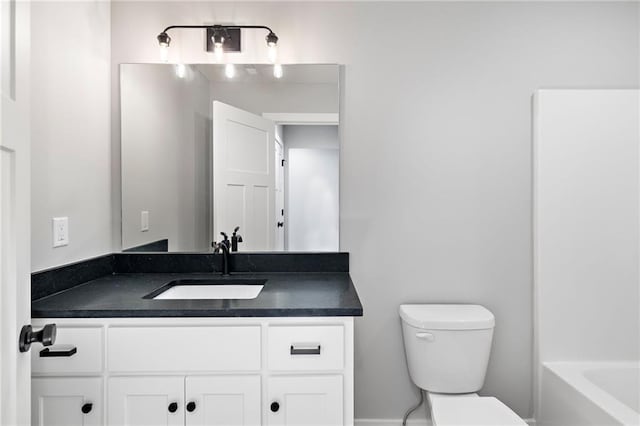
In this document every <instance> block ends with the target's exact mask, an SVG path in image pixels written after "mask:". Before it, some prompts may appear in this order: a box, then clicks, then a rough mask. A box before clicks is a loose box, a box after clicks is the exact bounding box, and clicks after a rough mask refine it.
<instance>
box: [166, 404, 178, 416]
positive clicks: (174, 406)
mask: <svg viewBox="0 0 640 426" xmlns="http://www.w3.org/2000/svg"><path fill="white" fill-rule="evenodd" d="M167 409H168V410H169V412H170V413H175V412H176V411H178V403H177V402H172V403H171V404H169V406H168V407H167Z"/></svg>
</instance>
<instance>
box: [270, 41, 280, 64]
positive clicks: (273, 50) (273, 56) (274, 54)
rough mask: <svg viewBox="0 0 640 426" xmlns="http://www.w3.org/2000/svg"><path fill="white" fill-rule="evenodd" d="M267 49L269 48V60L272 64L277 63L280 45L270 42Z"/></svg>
mask: <svg viewBox="0 0 640 426" xmlns="http://www.w3.org/2000/svg"><path fill="white" fill-rule="evenodd" d="M267 49H268V52H267V54H268V55H269V62H271V63H272V64H275V63H276V61H277V60H278V45H277V44H276V43H269V44H268V45H267Z"/></svg>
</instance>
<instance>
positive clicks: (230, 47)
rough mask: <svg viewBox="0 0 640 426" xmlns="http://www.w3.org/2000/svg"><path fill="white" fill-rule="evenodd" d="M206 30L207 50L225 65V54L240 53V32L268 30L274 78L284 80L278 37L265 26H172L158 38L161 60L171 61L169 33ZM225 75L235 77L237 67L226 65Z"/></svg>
mask: <svg viewBox="0 0 640 426" xmlns="http://www.w3.org/2000/svg"><path fill="white" fill-rule="evenodd" d="M184 28H186V29H201V30H202V29H204V30H206V31H207V50H208V51H211V50H213V53H214V55H215V58H216V62H218V63H220V64H222V63H224V52H230V51H231V52H239V51H240V50H241V49H240V45H241V44H240V37H241V32H240V30H243V29H251V30H266V31H268V34H267V36H266V37H265V40H266V42H267V58H268V59H269V62H270V63H272V64H273V76H274V77H275V78H282V75H283V71H282V65H280V63H278V36H277V35H276V33H274V32H273V30H271V28H269V27H266V26H264V25H170V26H168V27H167V28H165V29H164V30H163V31H162V32H161V33H160V34H159V35H158V37H157V39H158V44H159V45H160V59H161V60H162V61H163V62H167V61H168V60H169V46H170V45H171V37H169V34H168V32H169V31H170V30H173V29H184ZM225 75H226V76H227V78H233V77H234V76H235V67H234V65H233V64H231V63H227V64H226V65H225Z"/></svg>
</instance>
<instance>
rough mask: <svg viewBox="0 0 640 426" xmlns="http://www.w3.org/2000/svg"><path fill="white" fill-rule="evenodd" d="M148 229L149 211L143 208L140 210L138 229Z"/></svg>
mask: <svg viewBox="0 0 640 426" xmlns="http://www.w3.org/2000/svg"><path fill="white" fill-rule="evenodd" d="M148 230H149V212H148V211H147V210H143V211H141V212H140V231H141V232H146V231H148Z"/></svg>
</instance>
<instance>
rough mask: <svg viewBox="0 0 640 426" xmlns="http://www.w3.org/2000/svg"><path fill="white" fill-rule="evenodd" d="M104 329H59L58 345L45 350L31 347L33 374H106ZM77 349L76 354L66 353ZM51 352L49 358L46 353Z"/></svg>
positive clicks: (36, 346)
mask: <svg viewBox="0 0 640 426" xmlns="http://www.w3.org/2000/svg"><path fill="white" fill-rule="evenodd" d="M102 333H103V329H102V327H58V330H57V336H56V344H55V345H53V346H48V347H47V348H44V349H43V348H42V346H40V345H34V346H33V347H32V348H31V371H32V373H33V374H38V373H40V374H46V373H99V372H101V371H102V354H103V352H104V351H103V346H102V345H103V338H102ZM72 346H75V347H76V351H75V353H73V354H69V355H66V354H64V353H62V352H63V351H62V350H63V349H64V350H65V351H64V352H66V349H68V348H70V347H72ZM43 350H44V351H45V352H48V353H47V354H49V355H56V354H57V355H63V356H49V357H45V356H44V355H47V354H45V353H44V352H43Z"/></svg>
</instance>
